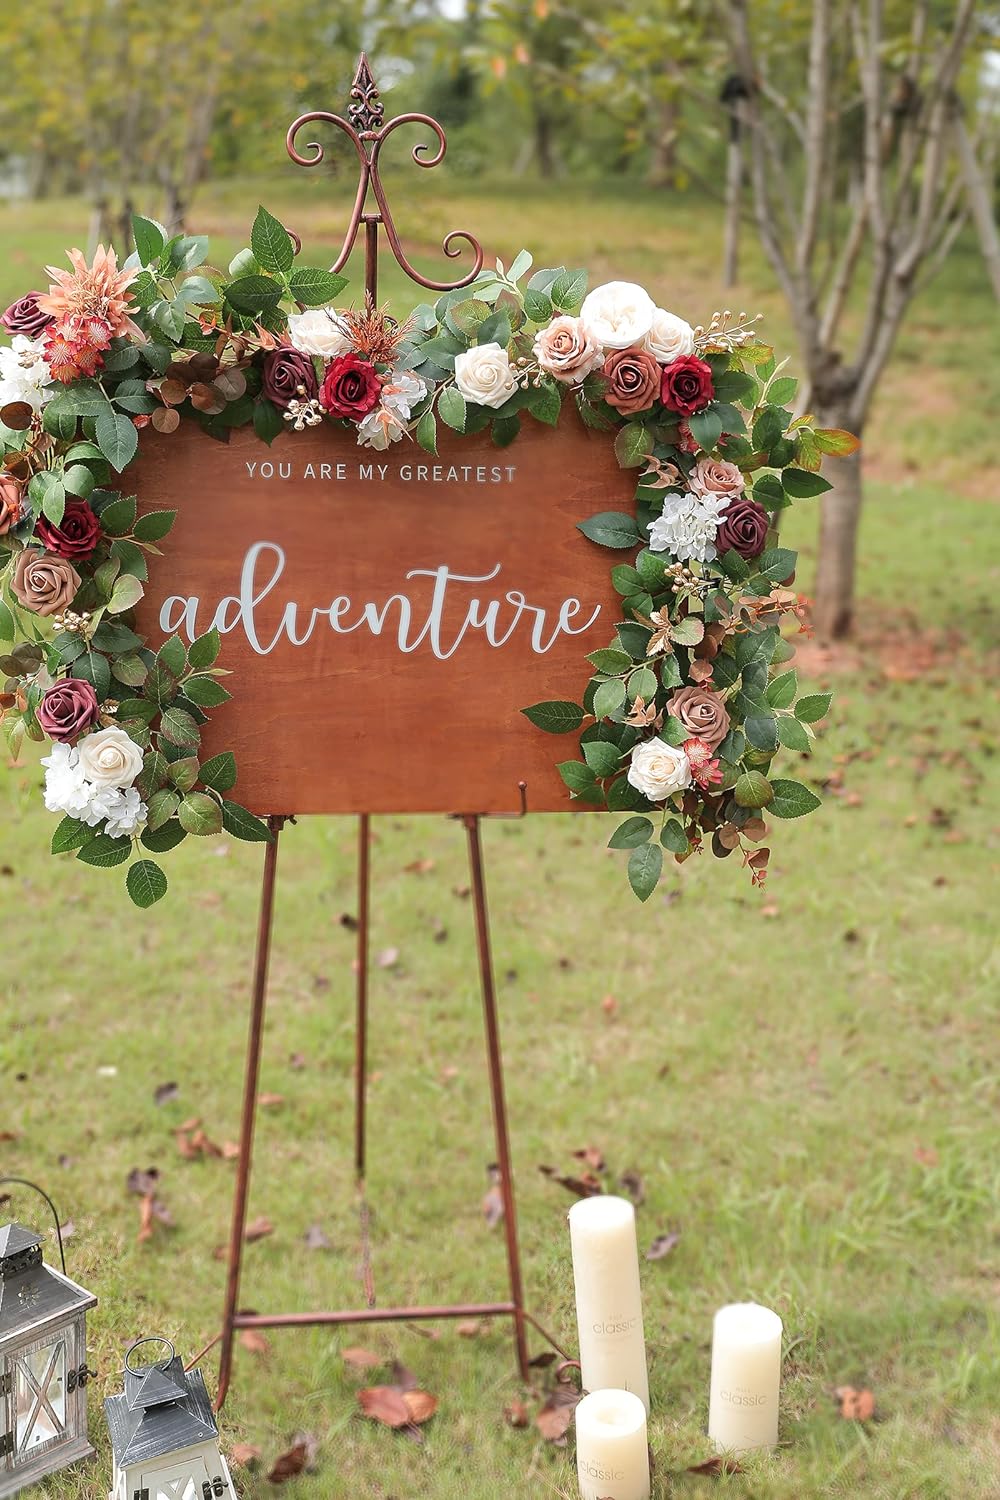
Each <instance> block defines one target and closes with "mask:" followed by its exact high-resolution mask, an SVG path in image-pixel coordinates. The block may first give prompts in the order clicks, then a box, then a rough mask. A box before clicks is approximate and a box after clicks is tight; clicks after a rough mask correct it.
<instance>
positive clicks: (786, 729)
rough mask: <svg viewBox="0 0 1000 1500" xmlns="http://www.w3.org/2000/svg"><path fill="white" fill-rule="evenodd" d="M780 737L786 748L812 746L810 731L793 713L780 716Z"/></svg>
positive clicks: (806, 748) (795, 748)
mask: <svg viewBox="0 0 1000 1500" xmlns="http://www.w3.org/2000/svg"><path fill="white" fill-rule="evenodd" d="M778 739H779V740H780V741H781V743H782V744H783V745H784V747H785V749H786V750H808V749H810V748H811V741H810V739H809V731H808V729H806V727H805V725H804V724H800V723H799V721H798V719H795V718H793V717H792V715H791V714H780V715H779V717H778Z"/></svg>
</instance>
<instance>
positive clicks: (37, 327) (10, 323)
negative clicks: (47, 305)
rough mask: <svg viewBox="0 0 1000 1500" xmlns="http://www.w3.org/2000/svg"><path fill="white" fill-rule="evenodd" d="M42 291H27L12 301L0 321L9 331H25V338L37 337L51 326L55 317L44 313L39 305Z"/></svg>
mask: <svg viewBox="0 0 1000 1500" xmlns="http://www.w3.org/2000/svg"><path fill="white" fill-rule="evenodd" d="M41 295H42V294H41V292H25V294H24V296H23V297H18V299H17V301H16V302H12V303H11V304H10V306H9V307H8V309H7V311H6V312H5V313H4V315H3V318H2V319H0V321H2V322H3V326H4V327H5V328H6V330H7V332H8V333H23V334H24V336H25V338H29V339H37V338H38V337H39V336H40V335H41V334H43V333H44V332H45V330H46V328H51V326H52V324H53V322H54V321H55V319H54V318H50V317H49V315H48V313H43V312H42V310H41V308H40V307H39V305H38V299H39V297H40V296H41Z"/></svg>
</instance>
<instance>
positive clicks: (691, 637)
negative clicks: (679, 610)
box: [670, 615, 705, 646]
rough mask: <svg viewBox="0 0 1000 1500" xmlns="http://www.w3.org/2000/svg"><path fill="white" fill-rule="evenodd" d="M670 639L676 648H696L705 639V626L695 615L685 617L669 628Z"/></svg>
mask: <svg viewBox="0 0 1000 1500" xmlns="http://www.w3.org/2000/svg"><path fill="white" fill-rule="evenodd" d="M670 635H671V638H672V639H673V640H674V641H676V642H677V644H678V646H697V645H698V643H699V641H702V640H704V638H705V625H704V622H703V621H702V620H699V619H698V617H697V615H685V616H684V618H683V620H678V621H677V623H676V625H671V627H670Z"/></svg>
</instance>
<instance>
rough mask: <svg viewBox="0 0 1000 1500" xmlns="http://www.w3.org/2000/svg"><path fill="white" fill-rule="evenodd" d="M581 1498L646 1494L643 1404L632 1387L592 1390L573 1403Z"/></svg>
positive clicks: (625, 1499) (621, 1499) (639, 1498)
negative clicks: (629, 1388)
mask: <svg viewBox="0 0 1000 1500" xmlns="http://www.w3.org/2000/svg"><path fill="white" fill-rule="evenodd" d="M576 1472H577V1477H578V1478H579V1481H580V1494H581V1496H582V1497H583V1500H649V1448H648V1446H647V1443H646V1408H645V1407H644V1406H643V1404H642V1402H641V1401H640V1400H639V1397H638V1396H634V1395H633V1394H632V1392H631V1391H594V1392H592V1393H591V1395H589V1396H584V1398H583V1400H582V1401H581V1402H580V1404H579V1406H578V1407H577V1408H576Z"/></svg>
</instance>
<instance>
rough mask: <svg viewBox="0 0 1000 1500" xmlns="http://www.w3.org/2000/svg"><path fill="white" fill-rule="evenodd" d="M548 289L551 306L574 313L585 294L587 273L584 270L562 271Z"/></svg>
mask: <svg viewBox="0 0 1000 1500" xmlns="http://www.w3.org/2000/svg"><path fill="white" fill-rule="evenodd" d="M548 290H549V297H550V299H551V301H552V305H553V307H557V308H558V309H559V311H560V312H567V313H575V312H576V311H577V309H578V308H579V306H580V303H581V302H582V301H583V299H584V297H585V296H586V295H587V273H586V271H584V270H572V271H563V273H562V274H561V275H560V276H557V277H556V279H555V281H554V282H553V283H552V285H551V286H550V287H549V289H548Z"/></svg>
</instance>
